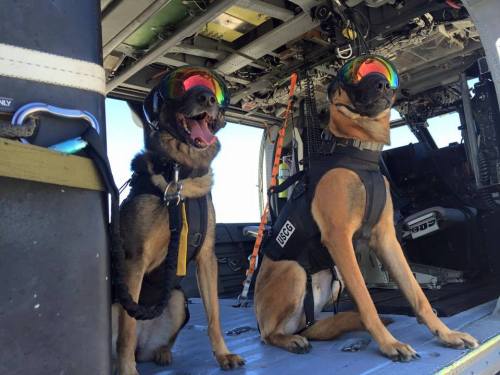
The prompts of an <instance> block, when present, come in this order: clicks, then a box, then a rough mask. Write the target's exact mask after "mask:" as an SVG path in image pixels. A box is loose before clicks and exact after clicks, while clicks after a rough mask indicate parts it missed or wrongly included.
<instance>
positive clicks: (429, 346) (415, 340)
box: [139, 298, 500, 375]
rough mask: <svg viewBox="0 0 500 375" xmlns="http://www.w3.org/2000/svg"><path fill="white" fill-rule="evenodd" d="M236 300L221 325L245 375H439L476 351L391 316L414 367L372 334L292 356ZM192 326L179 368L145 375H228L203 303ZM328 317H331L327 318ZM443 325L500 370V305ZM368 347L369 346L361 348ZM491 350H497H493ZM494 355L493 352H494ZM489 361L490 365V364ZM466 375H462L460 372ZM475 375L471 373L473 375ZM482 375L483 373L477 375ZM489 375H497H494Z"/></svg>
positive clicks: (194, 308)
mask: <svg viewBox="0 0 500 375" xmlns="http://www.w3.org/2000/svg"><path fill="white" fill-rule="evenodd" d="M234 303H235V300H234V299H222V300H220V305H221V320H222V327H223V331H224V333H225V338H226V342H227V344H228V347H229V348H230V350H232V351H233V352H234V353H237V354H239V355H241V356H243V357H244V358H245V360H246V365H245V367H243V368H242V369H238V370H233V371H231V372H230V374H232V375H239V374H256V375H258V374H336V375H343V374H346V375H347V374H349V375H351V374H363V375H368V374H375V375H377V374H379V375H381V374H384V375H388V374H403V373H407V374H419V375H420V374H433V373H435V372H436V371H439V370H440V369H442V368H444V367H446V366H448V365H450V364H452V363H454V362H456V361H457V360H458V359H460V358H462V357H463V356H464V355H467V353H470V352H471V351H470V350H455V349H450V348H446V347H443V346H441V345H439V344H438V342H437V340H436V339H435V338H434V337H433V336H432V335H431V334H430V333H429V331H428V330H427V329H426V327H425V326H423V325H419V324H417V322H416V320H415V318H414V317H410V316H405V315H385V316H390V317H391V318H393V319H394V323H392V324H391V325H390V326H389V330H390V331H391V332H392V333H393V334H394V336H395V337H397V338H398V339H399V340H401V341H404V342H406V343H409V344H410V345H412V346H413V348H415V349H416V350H417V351H418V352H419V354H420V355H421V359H419V360H415V361H412V362H408V363H397V362H392V361H391V360H389V359H387V358H385V357H383V356H382V355H381V354H380V353H379V352H378V350H377V346H376V344H375V342H374V341H373V340H371V339H370V336H369V335H368V334H367V333H366V332H352V333H349V334H346V335H343V336H342V337H340V338H339V339H337V340H334V341H326V342H312V346H313V348H312V350H311V352H310V353H308V354H292V353H289V352H286V351H284V350H282V349H278V348H275V347H271V346H269V345H265V344H263V343H261V341H260V338H259V332H258V330H257V324H256V321H255V315H254V312H253V308H252V307H247V308H235V307H233V306H232V305H233V304H234ZM189 309H190V312H191V320H190V321H189V322H188V324H187V325H186V327H184V329H183V330H182V331H181V333H180V335H179V338H178V339H177V342H176V344H175V345H174V347H173V363H172V364H171V365H170V366H168V367H158V366H156V365H155V364H153V363H142V364H139V370H140V373H141V375H167V374H183V375H194V374H222V373H224V374H228V372H226V371H222V370H220V369H219V368H218V366H217V364H216V362H215V360H214V358H213V356H212V353H211V350H210V345H209V341H208V337H207V335H206V331H207V325H206V324H207V323H206V319H205V314H204V310H203V305H202V303H201V301H200V299H198V298H192V299H190V304H189ZM322 314H323V316H328V315H329V314H331V312H323V313H322ZM443 320H444V321H445V322H446V324H448V326H449V327H450V328H452V329H460V330H464V331H466V332H469V333H471V334H472V335H474V336H475V337H476V338H477V339H478V340H479V341H480V342H481V344H484V343H485V342H486V341H488V340H489V341H488V343H487V344H486V345H482V346H481V347H480V349H476V350H478V351H479V350H481V348H484V347H485V346H488V344H490V343H492V341H493V342H494V343H495V345H496V346H493V350H494V352H492V353H493V354H491V353H490V356H493V361H494V362H493V363H491V359H490V358H488V361H490V364H489V365H490V367H491V365H493V367H494V368H496V371H498V370H500V356H499V354H500V352H499V346H500V340H498V339H499V337H500V336H499V335H500V299H499V300H498V305H497V299H496V298H495V299H492V300H490V301H489V302H486V303H483V304H481V305H478V306H475V307H472V308H469V309H467V310H465V311H462V312H460V313H458V314H455V315H453V316H449V317H445V318H443ZM363 343H364V344H366V346H365V347H364V348H362V349H361V350H360V351H358V352H349V351H343V350H342V349H343V348H346V347H350V346H352V345H353V344H363ZM361 346H363V345H361ZM489 346H491V345H489ZM490 352H491V350H490ZM488 361H485V363H488ZM455 373H457V374H458V373H461V372H455ZM468 373H470V372H468ZM476 373H477V372H476ZM489 373H495V371H493V372H489Z"/></svg>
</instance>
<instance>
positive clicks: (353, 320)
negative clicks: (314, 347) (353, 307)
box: [300, 311, 392, 340]
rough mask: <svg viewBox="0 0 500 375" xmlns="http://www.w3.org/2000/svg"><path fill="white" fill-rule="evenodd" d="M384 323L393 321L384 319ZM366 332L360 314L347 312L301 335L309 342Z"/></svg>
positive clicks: (320, 322)
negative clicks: (350, 333)
mask: <svg viewBox="0 0 500 375" xmlns="http://www.w3.org/2000/svg"><path fill="white" fill-rule="evenodd" d="M382 322H383V323H384V324H385V325H388V324H390V323H392V319H387V318H382ZM364 330H365V326H364V324H363V322H362V321H361V316H360V315H359V313H358V312H355V311H346V312H339V313H337V314H335V315H333V316H329V317H328V318H325V319H321V320H318V321H316V322H315V323H314V324H313V325H312V326H310V327H307V328H306V329H305V330H303V331H302V332H300V335H301V336H304V337H306V338H308V339H309V340H332V339H334V338H336V337H338V336H340V335H342V334H343V333H347V332H352V331H364Z"/></svg>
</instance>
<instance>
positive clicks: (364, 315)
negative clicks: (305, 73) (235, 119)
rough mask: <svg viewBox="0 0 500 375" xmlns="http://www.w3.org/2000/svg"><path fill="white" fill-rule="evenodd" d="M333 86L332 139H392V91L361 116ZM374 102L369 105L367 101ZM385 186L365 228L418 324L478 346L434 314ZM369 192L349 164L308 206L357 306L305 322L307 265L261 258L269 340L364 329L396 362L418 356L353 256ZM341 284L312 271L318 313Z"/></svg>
mask: <svg viewBox="0 0 500 375" xmlns="http://www.w3.org/2000/svg"><path fill="white" fill-rule="evenodd" d="M376 86H377V85H375V84H373V85H372V87H376ZM385 86H386V85H381V86H380V87H382V88H383V87H385ZM335 87H336V88H335V89H334V90H333V92H332V94H331V95H330V103H331V105H330V121H329V125H328V127H329V130H330V132H331V133H332V134H333V135H334V136H335V137H340V138H344V139H351V140H352V139H354V140H359V141H363V142H365V143H364V144H365V145H368V146H369V145H370V144H371V145H377V144H378V145H380V147H379V148H378V150H381V147H382V145H383V144H389V143H390V137H389V131H390V125H389V122H390V120H389V118H390V106H391V105H392V103H393V101H394V96H395V94H394V92H392V93H390V95H391V96H387V97H388V98H389V100H386V101H385V102H384V100H382V99H383V98H382V99H380V98H378V97H377V95H378V94H377V93H374V94H373V95H371V99H370V100H371V101H374V100H378V102H377V103H378V104H377V105H372V106H371V107H370V108H369V111H368V112H369V115H366V114H360V112H362V108H361V109H360V107H363V106H362V105H360V103H356V102H354V101H353V100H351V99H350V98H351V97H352V96H349V95H348V93H347V92H346V91H345V89H343V88H342V86H340V85H338V86H335ZM386 94H387V92H386ZM377 98H378V99H377ZM379 99H380V100H379ZM361 104H363V103H361ZM370 104H371V103H364V105H365V107H366V106H368V105H370ZM365 113H366V112H365ZM377 165H378V163H377ZM377 168H378V167H377ZM384 183H385V193H384V187H383V184H384ZM381 186H382V188H381V191H382V196H383V195H384V194H385V196H386V197H385V201H384V202H385V205H382V206H381V214H380V216H379V218H378V220H377V221H376V222H375V223H374V225H373V227H372V228H371V231H370V232H368V238H367V241H366V243H367V244H368V243H369V247H370V248H371V249H373V251H374V252H375V253H376V255H377V256H378V258H379V259H380V260H381V261H382V263H383V264H384V266H385V267H386V269H388V270H389V272H390V273H391V275H392V277H393V278H394V279H395V280H396V281H397V283H398V285H399V287H400V288H401V290H402V291H403V293H404V295H405V296H406V298H407V299H408V301H409V302H410V304H411V306H412V308H413V310H414V311H415V314H416V316H417V320H418V321H419V322H422V323H425V324H426V325H427V327H428V328H429V330H430V331H431V332H432V334H434V335H436V336H437V337H438V338H439V340H440V341H441V342H442V343H443V344H445V345H446V346H450V347H454V348H463V347H468V348H473V347H476V346H477V345H478V342H477V341H476V339H474V338H473V337H472V336H470V335H469V334H467V333H462V332H457V331H452V330H450V329H449V328H448V327H447V326H446V325H445V324H444V323H443V322H442V321H441V320H440V319H439V318H438V317H437V316H436V315H435V314H434V312H433V310H432V307H431V305H430V304H429V302H428V300H427V298H426V296H425V295H424V293H423V292H422V289H421V288H420V286H419V284H418V283H417V281H416V279H415V277H414V276H413V274H412V271H411V269H410V267H409V265H408V263H407V261H406V259H405V256H404V254H403V251H402V249H401V246H400V244H399V242H398V240H397V239H396V233H395V228H394V223H393V206H392V201H391V194H390V191H389V184H388V182H387V181H386V180H385V178H384V180H381ZM366 197H367V193H366V190H365V185H364V184H363V183H362V181H361V179H360V177H359V176H358V174H356V173H355V172H353V171H352V170H350V169H348V168H342V167H340V168H333V169H330V170H327V171H326V173H324V174H323V175H322V177H321V178H320V180H319V182H318V183H317V185H316V188H315V190H314V193H313V197H312V201H311V203H310V206H308V207H310V211H311V214H312V218H313V219H314V222H315V223H316V224H317V227H318V228H319V232H320V234H321V243H322V244H323V245H324V247H326V249H327V250H325V253H326V254H327V255H326V256H327V257H330V258H331V259H333V261H334V263H335V265H336V268H337V271H338V272H339V273H340V275H338V276H339V278H341V279H343V281H344V283H345V285H346V287H347V289H348V290H349V293H350V295H351V296H352V298H353V299H354V300H355V302H356V305H357V308H358V311H359V312H341V313H338V314H336V315H334V316H331V317H328V318H326V319H323V320H319V321H316V322H314V324H312V325H310V326H307V327H306V317H305V308H304V299H305V298H306V297H305V296H306V280H307V278H306V276H307V274H306V271H305V269H304V268H303V267H302V266H301V265H299V263H298V262H297V261H293V260H277V261H275V260H272V259H271V258H270V257H269V256H264V259H263V261H262V265H261V268H260V271H259V274H258V277H257V281H256V287H255V311H256V315H257V320H258V323H259V327H260V331H261V338H262V340H263V341H264V342H265V343H269V344H271V345H275V346H279V347H282V348H284V349H287V350H289V351H292V352H295V353H304V352H307V351H309V349H310V344H309V342H308V340H330V339H333V338H335V337H337V336H339V335H340V334H342V333H344V332H347V331H353V330H364V329H366V330H368V331H369V332H370V334H371V335H372V337H373V338H374V339H375V341H376V342H377V343H378V345H379V348H380V350H381V352H382V353H383V354H384V355H386V356H388V357H390V358H392V359H393V360H402V361H408V360H411V359H413V358H415V357H417V356H418V355H417V353H416V352H415V350H414V349H413V348H412V347H411V346H410V345H407V344H405V343H402V342H399V341H398V340H397V339H396V338H394V336H392V335H391V333H390V332H389V331H388V330H387V328H386V327H385V325H384V323H383V322H382V320H381V319H380V317H379V316H378V314H377V311H376V309H375V305H374V303H373V301H372V299H371V298H370V294H369V293H368V289H367V287H366V285H365V283H364V280H363V277H362V274H361V271H360V268H359V265H358V263H357V260H356V255H355V249H354V246H353V237H354V238H355V234H356V233H357V232H358V230H359V229H360V228H361V227H362V224H363V217H364V215H365V206H366ZM289 203H290V202H289ZM284 228H285V229H286V227H284ZM293 231H295V228H294V227H293V226H291V227H289V228H288V231H285V232H284V234H282V237H281V239H280V238H279V237H277V238H276V240H277V241H278V242H279V243H280V245H281V247H283V246H284V243H285V242H286V241H287V240H288V239H290V242H293V241H294V239H293V237H291V238H289V237H290V236H291V233H293ZM273 235H274V234H273ZM264 252H265V253H266V250H265V248H264ZM340 285H341V284H339V282H338V281H334V277H333V273H332V272H331V271H330V270H328V269H326V270H322V271H320V272H317V273H314V274H312V294H313V296H314V314H315V315H317V314H318V313H319V312H320V311H321V310H322V309H323V307H324V306H325V305H326V304H327V303H331V302H333V301H335V299H336V298H337V296H338V295H339V288H340Z"/></svg>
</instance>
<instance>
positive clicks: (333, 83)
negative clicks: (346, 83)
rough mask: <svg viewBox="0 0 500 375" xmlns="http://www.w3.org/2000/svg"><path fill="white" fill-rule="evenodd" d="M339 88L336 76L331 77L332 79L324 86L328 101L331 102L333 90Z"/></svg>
mask: <svg viewBox="0 0 500 375" xmlns="http://www.w3.org/2000/svg"><path fill="white" fill-rule="evenodd" d="M339 89H340V84H339V81H338V79H337V78H334V79H332V81H331V82H330V83H329V84H328V87H327V88H326V95H327V97H328V102H329V103H331V102H332V100H333V97H334V95H335V92H336V91H338V90H339Z"/></svg>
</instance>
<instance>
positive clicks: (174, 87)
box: [160, 66, 230, 108]
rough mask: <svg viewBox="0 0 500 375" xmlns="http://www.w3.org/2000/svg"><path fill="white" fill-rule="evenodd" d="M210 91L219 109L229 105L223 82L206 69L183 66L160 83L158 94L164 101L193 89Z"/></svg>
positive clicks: (176, 97) (227, 92)
mask: <svg viewBox="0 0 500 375" xmlns="http://www.w3.org/2000/svg"><path fill="white" fill-rule="evenodd" d="M197 86H198V87H200V86H201V87H205V88H207V89H209V90H210V91H212V93H213V94H214V95H215V98H216V99H217V103H218V104H219V107H220V108H226V107H227V106H228V105H229V99H230V98H229V91H228V89H227V86H226V84H225V83H224V80H223V79H222V78H220V77H219V76H218V75H217V74H215V73H214V72H212V71H210V70H209V69H206V68H201V67H193V66H185V67H180V68H177V69H175V70H173V71H172V72H170V73H169V74H168V75H167V76H166V77H165V78H164V79H163V81H162V83H161V86H160V93H161V95H162V96H163V98H164V99H179V98H182V97H183V96H184V94H186V92H188V91H189V90H190V89H192V88H193V87H197Z"/></svg>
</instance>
